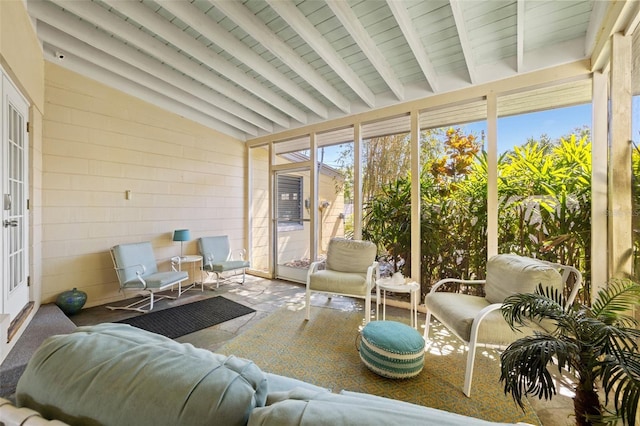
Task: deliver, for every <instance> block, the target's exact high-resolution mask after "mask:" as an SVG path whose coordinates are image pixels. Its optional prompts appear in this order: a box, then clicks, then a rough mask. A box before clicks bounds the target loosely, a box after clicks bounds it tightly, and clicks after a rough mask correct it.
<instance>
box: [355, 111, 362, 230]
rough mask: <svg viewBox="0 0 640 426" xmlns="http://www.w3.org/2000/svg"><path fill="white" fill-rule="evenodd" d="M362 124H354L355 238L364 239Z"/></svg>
mask: <svg viewBox="0 0 640 426" xmlns="http://www.w3.org/2000/svg"><path fill="white" fill-rule="evenodd" d="M362 203H363V200H362V124H361V123H355V124H354V125H353V239H355V240H361V239H362Z"/></svg>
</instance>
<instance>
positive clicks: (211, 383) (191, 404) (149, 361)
mask: <svg viewBox="0 0 640 426" xmlns="http://www.w3.org/2000/svg"><path fill="white" fill-rule="evenodd" d="M267 391H268V389H267V379H266V375H265V374H264V373H263V372H262V371H261V370H260V369H259V368H258V367H257V366H256V365H254V364H253V363H252V362H251V361H248V360H244V359H240V358H236V357H233V356H223V355H220V354H215V353H212V352H209V351H207V350H204V349H198V348H195V347H193V346H192V345H190V344H181V343H178V342H175V341H173V340H171V339H168V338H166V337H164V336H160V335H158V334H154V333H150V332H147V331H144V330H140V329H137V328H134V327H131V326H129V325H126V324H108V323H105V324H100V325H97V326H92V327H79V328H78V329H77V330H76V331H75V332H73V333H71V334H68V335H60V336H53V337H50V338H48V339H47V340H46V341H45V342H44V343H43V344H42V345H41V346H40V348H39V349H38V350H37V351H36V353H35V354H34V355H33V357H32V358H31V360H30V361H29V363H28V365H27V367H26V370H25V372H24V374H23V375H22V377H21V378H20V380H19V382H18V386H17V390H16V402H17V404H18V406H21V407H27V408H31V409H33V410H36V411H38V412H40V413H42V415H43V416H44V417H46V418H49V419H51V418H56V419H58V420H61V421H64V422H66V423H69V424H83V425H118V426H125V425H136V426H143V425H149V426H158V425H197V424H224V425H245V424H246V423H247V420H248V419H249V414H250V413H251V411H252V410H253V408H255V407H259V406H263V405H264V404H265V402H266V397H267Z"/></svg>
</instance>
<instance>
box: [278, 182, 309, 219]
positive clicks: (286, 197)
mask: <svg viewBox="0 0 640 426" xmlns="http://www.w3.org/2000/svg"><path fill="white" fill-rule="evenodd" d="M302 183H303V180H302V176H291V175H281V176H278V229H279V230H287V229H290V228H291V227H293V228H291V229H300V227H301V226H302V207H303V199H302V198H303V197H302Z"/></svg>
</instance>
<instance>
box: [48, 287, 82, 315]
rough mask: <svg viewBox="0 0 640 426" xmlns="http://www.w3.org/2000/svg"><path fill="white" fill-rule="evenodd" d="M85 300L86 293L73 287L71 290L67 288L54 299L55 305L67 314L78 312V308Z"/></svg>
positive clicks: (80, 307)
mask: <svg viewBox="0 0 640 426" xmlns="http://www.w3.org/2000/svg"><path fill="white" fill-rule="evenodd" d="M86 302H87V293H85V292H84V291H82V290H78V289H77V288H75V287H74V289H73V290H67V291H65V292H62V293H60V295H59V296H58V298H57V299H56V305H58V307H59V308H60V309H62V312H64V313H65V314H67V315H73V314H76V313H78V312H80V309H82V307H83V306H84V304H85V303H86Z"/></svg>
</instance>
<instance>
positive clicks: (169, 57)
mask: <svg viewBox="0 0 640 426" xmlns="http://www.w3.org/2000/svg"><path fill="white" fill-rule="evenodd" d="M62 7H64V8H65V9H66V10H68V11H69V12H71V13H73V14H75V15H77V16H79V17H81V18H82V19H84V20H86V21H87V22H91V23H92V24H94V25H96V26H98V27H100V28H102V29H104V30H106V31H107V32H110V33H113V34H118V35H119V37H121V38H124V39H125V40H128V44H129V45H131V46H136V47H137V48H139V49H141V50H143V51H145V52H147V53H149V54H150V55H152V56H153V57H155V58H157V59H158V60H159V61H162V62H165V63H167V64H171V66H172V67H173V68H175V69H177V70H179V71H181V72H184V73H185V74H187V75H189V76H191V77H193V78H195V79H196V80H198V81H200V82H201V83H202V84H204V85H206V86H207V87H209V88H211V89H214V90H215V91H217V92H219V93H221V94H223V95H225V96H226V97H228V98H229V99H234V100H239V99H242V104H243V105H244V106H245V107H246V108H249V109H251V110H253V111H255V112H256V113H258V114H260V115H262V116H264V117H266V118H268V119H269V120H271V121H273V122H275V123H277V124H279V125H280V126H282V127H289V119H288V118H287V116H285V115H284V114H283V113H281V112H280V111H278V110H276V109H274V108H272V107H270V106H268V105H266V104H264V103H262V102H261V101H259V100H257V99H252V98H250V97H248V96H246V93H245V92H244V91H243V90H240V89H239V88H237V87H235V86H233V85H231V84H229V82H228V81H226V80H224V79H222V78H220V77H219V76H217V75H215V74H214V73H212V72H208V71H207V70H206V69H205V68H204V67H200V66H198V65H197V64H196V63H194V62H192V61H190V60H189V59H188V58H187V57H185V56H184V55H181V54H180V53H178V52H176V51H174V50H173V49H171V48H169V47H168V46H166V45H165V44H164V43H162V42H161V41H160V40H157V39H155V38H153V37H151V36H150V35H149V34H147V33H145V32H144V31H142V30H140V29H138V28H137V27H135V26H134V25H132V24H131V23H129V22H125V21H123V20H122V19H119V18H117V17H116V16H115V15H114V14H112V13H110V12H108V11H107V10H105V9H104V8H102V7H100V6H98V5H97V4H95V3H93V2H84V1H71V2H62ZM32 10H33V11H36V10H42V13H43V14H47V13H53V11H55V10H59V9H58V8H56V7H54V6H53V5H51V4H50V3H49V2H41V1H32V2H29V12H30V13H31V11H32ZM63 13H66V12H63ZM43 20H44V18H43ZM221 106H222V107H224V105H221Z"/></svg>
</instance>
